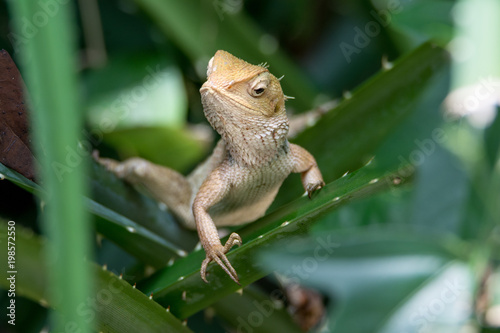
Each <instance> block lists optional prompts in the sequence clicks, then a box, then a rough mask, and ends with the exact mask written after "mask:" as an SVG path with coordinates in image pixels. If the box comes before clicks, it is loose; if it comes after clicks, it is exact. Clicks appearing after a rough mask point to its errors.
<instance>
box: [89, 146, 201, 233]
mask: <svg viewBox="0 0 500 333" xmlns="http://www.w3.org/2000/svg"><path fill="white" fill-rule="evenodd" d="M93 156H94V159H95V160H96V161H97V162H98V163H99V164H101V165H103V166H104V167H105V168H106V169H108V170H109V171H111V172H112V173H114V174H115V175H116V176H117V177H118V178H121V179H124V180H125V181H127V182H128V183H130V184H132V185H134V186H136V187H137V188H138V189H139V190H141V191H144V192H146V193H147V194H148V195H150V196H151V197H153V198H154V199H155V200H157V201H159V202H162V203H164V204H165V205H167V207H168V208H169V209H170V210H171V211H172V212H173V213H174V214H175V215H176V216H177V217H178V218H180V219H181V221H180V222H182V223H183V224H184V225H185V226H186V227H189V228H192V229H193V228H194V227H195V224H194V217H193V213H192V211H191V199H192V198H191V197H192V189H191V184H190V183H189V182H188V181H187V179H186V178H185V177H184V176H183V175H181V174H180V173H178V172H177V171H175V170H172V169H169V168H166V167H163V166H161V165H157V164H154V163H152V162H149V161H147V160H145V159H142V158H138V157H134V158H130V159H127V160H125V161H123V162H119V161H116V160H113V159H110V158H101V157H99V156H98V154H97V153H96V152H94V155H93Z"/></svg>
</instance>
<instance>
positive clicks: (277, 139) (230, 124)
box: [216, 112, 289, 167]
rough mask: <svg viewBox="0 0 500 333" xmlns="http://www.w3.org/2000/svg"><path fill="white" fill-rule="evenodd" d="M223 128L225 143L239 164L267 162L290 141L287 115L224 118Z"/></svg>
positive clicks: (249, 164) (221, 133) (256, 164)
mask: <svg viewBox="0 0 500 333" xmlns="http://www.w3.org/2000/svg"><path fill="white" fill-rule="evenodd" d="M223 123H224V128H217V127H216V130H217V132H219V134H220V135H221V136H222V139H223V140H224V141H225V143H226V149H227V150H228V152H229V154H230V155H231V157H232V158H233V160H234V161H236V162H237V163H239V164H244V165H248V166H253V167H255V166H259V165H263V164H266V163H268V162H269V161H270V160H272V159H274V158H275V157H276V156H277V155H278V154H280V153H281V152H282V151H283V148H284V147H285V150H286V148H287V145H288V141H287V134H288V127H289V125H288V118H287V117H286V114H285V113H284V112H283V114H282V115H279V116H274V117H271V118H263V117H262V116H259V117H258V116H246V117H245V118H244V120H243V121H242V118H232V117H231V118H225V119H224V120H223Z"/></svg>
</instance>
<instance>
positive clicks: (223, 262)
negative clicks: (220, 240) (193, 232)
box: [200, 232, 242, 284]
mask: <svg viewBox="0 0 500 333" xmlns="http://www.w3.org/2000/svg"><path fill="white" fill-rule="evenodd" d="M241 244H242V240H241V237H240V235H238V234H237V233H235V232H233V233H232V234H231V235H230V236H229V239H228V240H227V242H226V244H225V245H224V246H222V244H219V245H218V246H214V247H212V248H211V249H208V250H207V249H206V250H205V251H206V252H207V257H206V258H205V260H203V262H202V263H201V270H200V274H201V279H202V280H203V281H205V282H206V283H208V281H207V278H206V271H207V266H208V264H209V263H210V262H211V261H215V262H216V263H217V264H218V265H219V266H220V267H221V268H222V269H223V270H224V272H226V273H227V275H229V277H231V279H232V280H233V281H234V282H236V283H237V284H240V281H239V280H238V274H236V271H235V269H234V268H233V266H231V263H230V262H229V260H228V259H227V257H226V253H227V252H228V251H229V250H230V249H231V248H232V247H233V246H234V245H238V246H239V245H241Z"/></svg>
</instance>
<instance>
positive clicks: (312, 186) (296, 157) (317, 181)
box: [290, 144, 325, 198]
mask: <svg viewBox="0 0 500 333" xmlns="http://www.w3.org/2000/svg"><path fill="white" fill-rule="evenodd" d="M290 153H291V154H292V157H293V161H294V166H293V169H292V172H295V173H300V174H301V179H302V185H303V186H304V189H305V190H306V192H307V195H308V196H309V198H310V197H311V195H312V194H313V193H314V191H316V190H319V189H320V188H322V187H323V186H325V182H324V181H323V176H321V171H320V170H319V168H318V164H317V163H316V160H315V159H314V157H313V156H312V155H311V154H310V153H309V152H308V151H307V150H305V149H304V148H302V147H300V146H297V145H294V144H290Z"/></svg>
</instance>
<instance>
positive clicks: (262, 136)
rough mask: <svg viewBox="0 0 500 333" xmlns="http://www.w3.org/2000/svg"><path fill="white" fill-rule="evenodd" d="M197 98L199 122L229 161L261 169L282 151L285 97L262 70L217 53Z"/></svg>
mask: <svg viewBox="0 0 500 333" xmlns="http://www.w3.org/2000/svg"><path fill="white" fill-rule="evenodd" d="M200 93H201V101H202V103H203V111H204V112H205V116H206V117H207V119H208V121H209V122H210V124H211V125H212V127H213V128H214V129H215V130H216V131H217V132H218V133H219V134H220V135H221V136H222V138H223V139H224V141H225V143H226V147H227V148H228V149H229V151H230V153H231V156H232V157H233V158H235V159H238V160H241V161H244V162H245V163H247V164H256V163H263V162H264V161H267V160H269V159H271V158H273V156H276V154H277V153H278V151H279V149H281V148H282V147H283V146H284V145H286V142H287V141H286V137H287V134H288V118H287V117H286V112H285V96H284V95H283V91H282V90H281V85H280V82H279V80H278V79H277V78H276V77H275V76H274V75H272V74H271V73H269V70H268V69H267V67H266V66H255V65H252V64H249V63H248V62H246V61H243V60H241V59H239V58H236V57H235V56H233V55H231V54H229V53H228V52H225V51H217V53H215V55H214V56H213V57H212V59H210V62H209V63H208V69H207V81H206V82H205V83H204V84H203V86H202V87H201V89H200Z"/></svg>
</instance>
